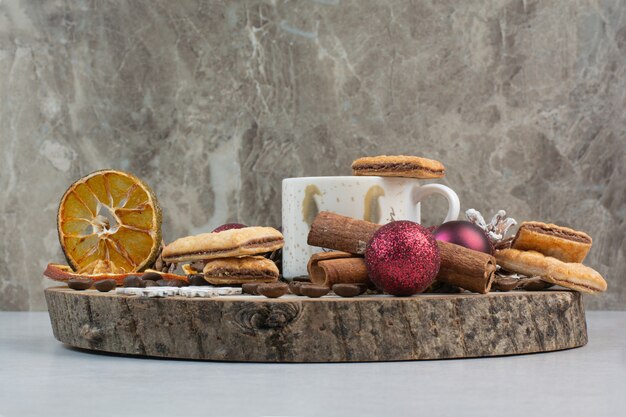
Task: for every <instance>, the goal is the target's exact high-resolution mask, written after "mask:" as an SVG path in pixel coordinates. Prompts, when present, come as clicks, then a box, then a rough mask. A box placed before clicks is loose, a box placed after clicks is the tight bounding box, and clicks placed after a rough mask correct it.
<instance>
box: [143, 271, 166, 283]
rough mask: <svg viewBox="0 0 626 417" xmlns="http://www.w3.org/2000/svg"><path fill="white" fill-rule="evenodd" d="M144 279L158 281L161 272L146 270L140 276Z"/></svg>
mask: <svg viewBox="0 0 626 417" xmlns="http://www.w3.org/2000/svg"><path fill="white" fill-rule="evenodd" d="M141 279H143V280H144V281H158V280H160V279H161V274H158V273H156V272H146V273H144V274H143V275H142V276H141Z"/></svg>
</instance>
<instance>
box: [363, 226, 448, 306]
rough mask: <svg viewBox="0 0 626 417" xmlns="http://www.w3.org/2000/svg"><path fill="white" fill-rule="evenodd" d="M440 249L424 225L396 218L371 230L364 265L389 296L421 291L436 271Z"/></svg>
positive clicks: (437, 270)
mask: <svg viewBox="0 0 626 417" xmlns="http://www.w3.org/2000/svg"><path fill="white" fill-rule="evenodd" d="M439 263H440V258H439V248H438V247H437V242H436V241H435V238H434V237H433V235H432V234H431V233H430V232H429V231H428V230H426V228H425V227H423V226H420V225H419V224H417V223H414V222H410V221H405V220H403V221H396V222H391V223H388V224H386V225H384V226H382V227H381V228H380V229H378V230H377V231H376V233H374V236H372V239H370V241H369V242H368V244H367V247H366V249H365V264H366V265H367V271H368V273H369V276H370V279H371V281H372V282H373V283H374V284H375V285H376V286H377V287H378V288H379V289H381V290H383V291H384V292H386V293H388V294H392V295H412V294H417V293H419V292H422V291H424V290H425V289H426V288H427V287H428V286H429V285H430V284H431V283H432V282H433V281H434V280H435V277H436V276H437V272H439Z"/></svg>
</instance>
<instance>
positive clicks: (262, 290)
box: [256, 282, 289, 298]
mask: <svg viewBox="0 0 626 417" xmlns="http://www.w3.org/2000/svg"><path fill="white" fill-rule="evenodd" d="M288 289H289V286H288V285H287V284H285V283H284V282H274V283H271V284H259V286H258V287H257V288H256V291H257V293H259V294H261V295H264V296H266V297H267V298H278V297H282V296H283V295H285V294H287V290H288Z"/></svg>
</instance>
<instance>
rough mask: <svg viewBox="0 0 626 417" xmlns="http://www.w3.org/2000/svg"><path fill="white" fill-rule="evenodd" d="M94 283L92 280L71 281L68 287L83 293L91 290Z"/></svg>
mask: <svg viewBox="0 0 626 417" xmlns="http://www.w3.org/2000/svg"><path fill="white" fill-rule="evenodd" d="M92 284H93V281H92V280H90V279H70V280H69V281H67V286H68V287H70V288H71V289H73V290H76V291H83V290H87V289H89V288H91V285H92Z"/></svg>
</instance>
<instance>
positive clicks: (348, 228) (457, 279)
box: [307, 211, 496, 294]
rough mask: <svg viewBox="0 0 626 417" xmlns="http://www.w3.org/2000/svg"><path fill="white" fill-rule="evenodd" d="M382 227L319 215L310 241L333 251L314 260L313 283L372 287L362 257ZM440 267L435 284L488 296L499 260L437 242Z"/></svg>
mask: <svg viewBox="0 0 626 417" xmlns="http://www.w3.org/2000/svg"><path fill="white" fill-rule="evenodd" d="M379 227H381V225H378V224H375V223H370V222H367V221H364V220H357V219H353V218H350V217H345V216H341V215H338V214H335V213H331V212H327V211H323V212H320V213H319V214H318V215H317V217H316V218H315V220H314V221H313V223H312V224H311V230H310V232H309V236H308V239H307V243H308V244H309V245H312V246H319V247H322V248H327V249H332V250H334V251H336V252H321V253H318V254H315V255H313V256H312V257H311V260H310V261H309V264H308V272H309V276H310V278H311V281H312V282H313V283H316V284H320V285H325V286H328V287H332V285H334V284H338V283H365V284H371V283H370V282H369V279H368V276H367V268H366V266H365V260H364V259H363V255H364V253H365V247H366V245H367V242H368V241H369V240H370V239H371V237H372V236H373V234H374V233H375V232H376V230H378V228H379ZM437 244H438V246H439V254H440V256H441V266H440V269H439V273H438V275H437V278H436V280H437V281H439V282H442V283H445V284H450V285H454V286H457V287H460V288H463V289H465V290H468V291H472V292H478V293H481V294H486V293H488V292H489V290H490V289H491V284H492V282H493V278H494V273H495V271H496V260H495V258H494V257H493V256H491V255H488V254H486V253H483V252H478V251H475V250H471V249H467V248H465V247H463V246H459V245H455V244H453V243H448V242H443V241H437Z"/></svg>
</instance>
